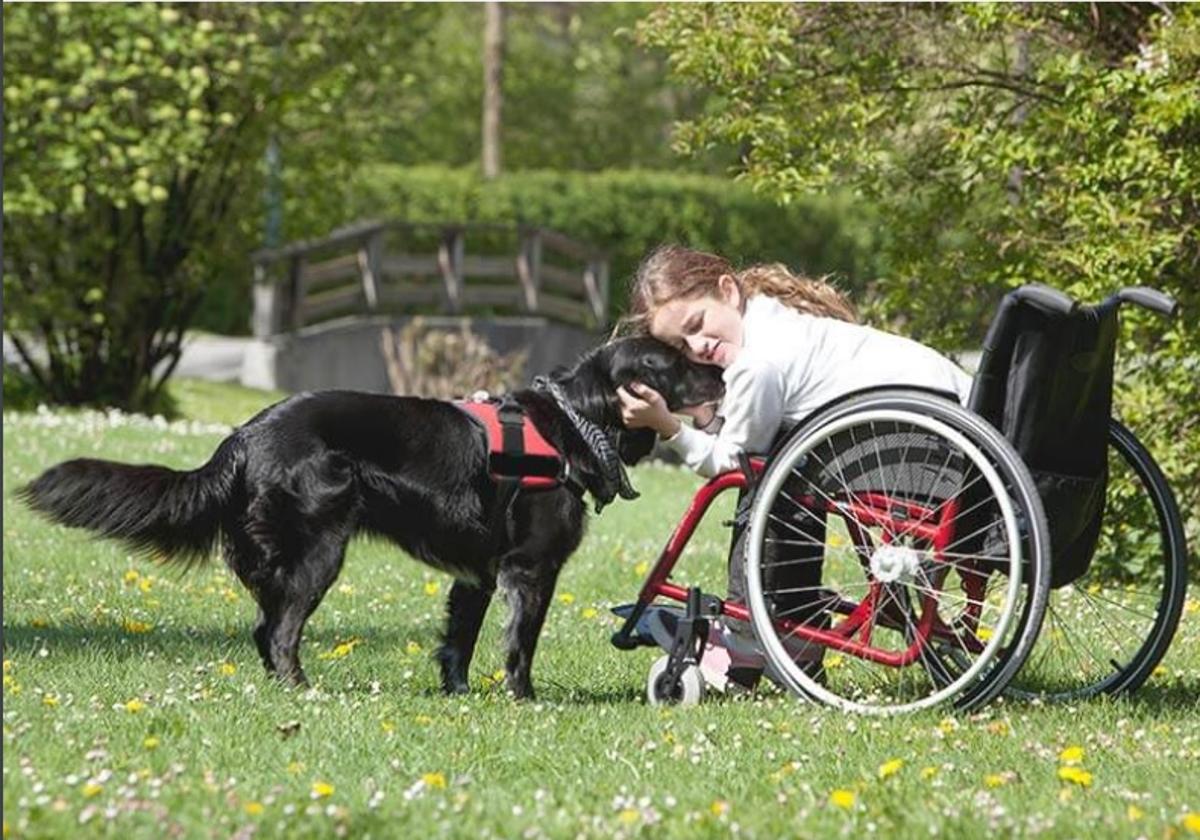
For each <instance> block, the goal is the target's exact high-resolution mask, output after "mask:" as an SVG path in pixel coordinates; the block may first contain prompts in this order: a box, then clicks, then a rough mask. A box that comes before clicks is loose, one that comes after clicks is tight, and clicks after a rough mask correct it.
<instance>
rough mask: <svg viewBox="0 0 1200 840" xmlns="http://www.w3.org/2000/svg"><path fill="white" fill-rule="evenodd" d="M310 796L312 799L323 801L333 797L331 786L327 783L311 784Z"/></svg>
mask: <svg viewBox="0 0 1200 840" xmlns="http://www.w3.org/2000/svg"><path fill="white" fill-rule="evenodd" d="M311 795H312V798H313V799H325V798H326V797H328V796H333V785H331V784H329V782H321V781H317V782H313V783H312V794H311Z"/></svg>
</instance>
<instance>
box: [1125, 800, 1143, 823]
mask: <svg viewBox="0 0 1200 840" xmlns="http://www.w3.org/2000/svg"><path fill="white" fill-rule="evenodd" d="M1125 816H1126V817H1127V818H1128V819H1129V821H1130V822H1137V821H1138V820H1140V819H1141V818H1142V817H1144V816H1146V812H1145V811H1143V810H1142V809H1141V808H1139V807H1138V806H1136V805H1134V804H1132V803H1130V805H1129V807H1128V808H1126V809H1125Z"/></svg>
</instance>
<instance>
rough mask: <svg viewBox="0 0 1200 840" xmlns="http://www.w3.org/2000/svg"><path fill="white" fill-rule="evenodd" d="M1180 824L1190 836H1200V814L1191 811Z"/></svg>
mask: <svg viewBox="0 0 1200 840" xmlns="http://www.w3.org/2000/svg"><path fill="white" fill-rule="evenodd" d="M1179 824H1180V825H1181V826H1183V828H1184V830H1185V831H1187V832H1188V833H1189V834H1200V814H1197V813H1196V812H1195V811H1189V812H1188V813H1186V814H1184V815H1183V819H1181V820H1180V821H1179Z"/></svg>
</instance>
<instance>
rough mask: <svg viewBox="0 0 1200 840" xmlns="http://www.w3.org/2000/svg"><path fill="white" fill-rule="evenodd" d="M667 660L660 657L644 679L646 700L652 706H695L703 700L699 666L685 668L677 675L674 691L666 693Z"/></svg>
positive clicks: (664, 657)
mask: <svg viewBox="0 0 1200 840" xmlns="http://www.w3.org/2000/svg"><path fill="white" fill-rule="evenodd" d="M669 659H670V657H667V656H660V657H659V658H658V659H656V660H655V662H654V664H653V665H651V666H650V676H649V677H648V678H647V679H646V698H647V699H648V700H649V701H650V705H652V706H668V705H676V704H678V705H680V706H695V705H696V704H698V703H699V702H700V701H702V700H703V699H704V675H703V674H701V673H700V666H699V665H687V666H685V667H684V669H683V672H682V673H680V675H679V685H678V686H676V688H675V690H674V691H667V687H666V685H665V683H666V681H667V680H666V673H667V661H668V660H669Z"/></svg>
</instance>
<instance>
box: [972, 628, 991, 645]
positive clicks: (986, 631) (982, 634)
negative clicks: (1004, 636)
mask: <svg viewBox="0 0 1200 840" xmlns="http://www.w3.org/2000/svg"><path fill="white" fill-rule="evenodd" d="M975 635H976V636H978V637H979V641H981V642H986V641H987V640H988V639H990V638H992V628H990V627H980V628H979V629H978V630H976V631H975Z"/></svg>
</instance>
